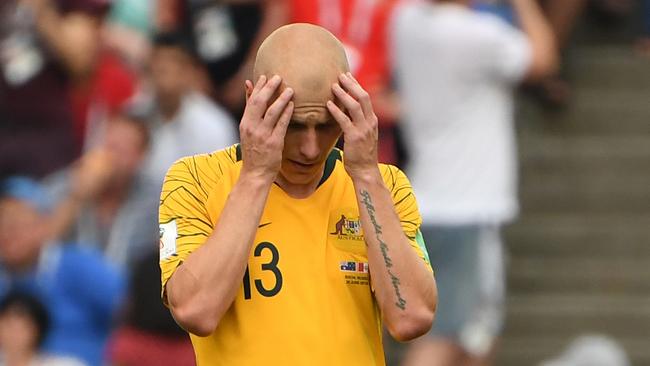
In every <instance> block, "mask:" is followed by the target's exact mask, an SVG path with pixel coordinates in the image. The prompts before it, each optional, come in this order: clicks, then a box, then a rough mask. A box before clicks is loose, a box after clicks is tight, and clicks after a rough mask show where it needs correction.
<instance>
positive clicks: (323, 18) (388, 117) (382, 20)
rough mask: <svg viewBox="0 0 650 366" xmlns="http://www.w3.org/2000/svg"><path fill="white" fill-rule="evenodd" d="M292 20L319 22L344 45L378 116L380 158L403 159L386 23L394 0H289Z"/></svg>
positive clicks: (394, 161) (296, 21)
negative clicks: (400, 148)
mask: <svg viewBox="0 0 650 366" xmlns="http://www.w3.org/2000/svg"><path fill="white" fill-rule="evenodd" d="M288 1H289V4H290V18H289V19H290V22H291V23H311V24H317V25H320V26H322V27H324V28H325V29H327V30H329V31H330V32H332V34H334V35H335V36H336V37H337V38H338V39H340V40H341V42H342V43H343V46H344V47H345V51H346V54H347V56H348V60H349V63H350V71H351V72H352V74H353V75H354V76H355V78H356V79H357V80H358V81H359V83H360V84H361V86H362V87H363V88H364V89H366V90H367V91H368V93H370V95H371V98H372V100H373V102H374V103H373V105H374V106H375V113H376V114H377V118H378V119H379V152H378V153H379V161H380V162H383V163H389V164H397V163H398V162H401V161H400V160H402V158H403V157H402V156H400V154H401V153H402V152H400V151H399V150H398V148H399V146H398V143H399V142H400V141H399V140H398V139H399V135H398V132H399V131H398V126H397V125H396V122H397V119H398V117H399V113H400V111H399V101H398V98H397V95H396V94H395V91H394V88H393V86H392V83H391V70H390V66H389V58H390V57H389V56H390V55H389V52H390V50H389V49H388V47H387V44H388V39H389V33H388V31H387V25H388V23H389V20H390V18H391V16H392V14H393V10H394V8H395V6H396V4H397V3H398V2H397V1H395V0H379V1H373V0H349V1H342V0H288Z"/></svg>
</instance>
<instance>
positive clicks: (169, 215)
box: [158, 158, 212, 303]
mask: <svg viewBox="0 0 650 366" xmlns="http://www.w3.org/2000/svg"><path fill="white" fill-rule="evenodd" d="M195 164H196V162H195V161H192V160H191V159H190V158H184V159H181V160H179V161H177V162H176V163H174V165H172V166H171V168H169V170H168V172H167V175H166V176H165V180H164V183H163V188H162V192H161V195H160V207H159V211H158V215H159V225H160V272H161V276H162V278H161V281H162V297H163V301H164V302H165V303H167V299H166V296H165V286H166V284H167V281H168V280H169V279H170V278H171V276H172V274H173V273H174V271H176V268H178V266H179V265H180V264H182V263H183V260H185V258H187V256H188V255H189V254H190V253H192V251H194V250H195V249H196V248H198V247H199V246H201V245H202V244H203V243H204V242H205V240H206V239H207V237H208V235H210V233H211V232H212V224H211V222H210V220H209V216H208V212H207V210H206V207H205V202H206V200H207V192H206V189H205V188H204V187H201V184H200V178H199V177H198V171H197V170H196V167H195V166H194V165H195Z"/></svg>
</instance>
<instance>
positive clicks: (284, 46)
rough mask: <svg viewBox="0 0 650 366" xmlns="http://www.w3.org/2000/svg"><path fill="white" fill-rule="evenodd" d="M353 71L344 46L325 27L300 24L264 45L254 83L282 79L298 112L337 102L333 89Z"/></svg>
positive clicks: (280, 31) (281, 30)
mask: <svg viewBox="0 0 650 366" xmlns="http://www.w3.org/2000/svg"><path fill="white" fill-rule="evenodd" d="M347 71H349V66H348V61H347V58H346V56H345V50H344V49H343V45H342V44H341V42H340V41H339V40H338V39H336V37H334V35H332V34H331V33H330V32H328V31H327V30H325V29H324V28H322V27H319V26H316V25H312V24H306V23H296V24H289V25H286V26H283V27H280V28H278V29H277V30H276V31H274V32H273V33H271V34H270V35H269V36H268V37H267V38H266V39H265V40H264V42H262V44H261V45H260V48H259V50H258V51H257V57H256V59H255V68H254V80H257V79H258V78H259V76H260V75H267V76H268V77H271V76H272V75H275V74H277V75H280V77H282V80H283V88H282V89H284V87H291V88H293V90H294V92H295V93H294V103H295V105H296V112H299V110H300V108H302V107H303V106H305V105H315V104H318V105H322V106H323V107H324V106H325V103H326V102H327V100H330V99H333V95H332V91H331V86H332V84H333V83H336V82H337V81H338V79H337V78H338V75H339V74H341V73H344V72H347Z"/></svg>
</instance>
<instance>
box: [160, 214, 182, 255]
mask: <svg viewBox="0 0 650 366" xmlns="http://www.w3.org/2000/svg"><path fill="white" fill-rule="evenodd" d="M177 235H178V229H177V228H176V220H172V221H170V222H168V223H166V224H160V260H163V259H167V258H169V257H171V256H173V255H174V254H176V236H177Z"/></svg>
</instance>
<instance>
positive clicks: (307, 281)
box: [160, 145, 430, 366]
mask: <svg viewBox="0 0 650 366" xmlns="http://www.w3.org/2000/svg"><path fill="white" fill-rule="evenodd" d="M241 166H242V162H241V152H240V149H239V145H233V146H231V147H229V148H226V149H224V150H220V151H217V152H214V153H211V154H204V155H196V156H191V157H186V158H183V159H181V160H179V161H177V162H176V163H174V165H173V166H172V167H171V168H170V169H169V171H168V173H167V176H166V178H165V182H164V184H163V189H162V194H161V199H160V236H161V240H160V266H161V271H162V285H163V291H164V288H165V284H166V282H167V281H168V280H169V278H170V277H171V276H172V274H173V273H174V271H175V270H176V268H177V267H178V266H179V265H180V264H181V263H182V262H183V259H184V258H186V257H187V256H188V255H189V254H190V253H191V252H192V251H193V250H195V249H196V248H198V247H199V246H201V245H202V244H203V243H204V242H205V240H206V239H207V237H208V236H209V235H210V233H211V232H212V229H213V227H214V226H215V224H216V222H217V220H218V219H219V213H220V212H221V210H222V208H223V206H224V205H225V202H226V199H227V198H228V194H229V192H230V190H231V189H232V187H233V186H234V184H235V183H236V182H237V179H238V177H239V172H240V169H241ZM380 171H381V173H382V176H383V178H384V183H385V184H386V187H387V188H388V189H389V190H390V191H391V193H392V197H393V201H394V203H395V210H396V212H397V214H398V216H399V218H400V221H401V224H402V228H403V230H404V233H405V234H406V236H407V237H408V238H409V239H410V242H411V246H412V248H413V250H415V251H416V252H417V254H418V255H419V256H420V257H421V258H422V260H423V261H425V262H426V263H427V266H429V268H430V264H429V259H428V256H427V252H426V249H424V244H423V242H422V238H421V235H420V234H419V226H420V223H421V218H420V214H419V212H418V208H417V204H416V201H415V197H414V195H413V192H412V188H411V186H410V183H409V181H408V180H407V178H406V176H405V175H404V173H402V172H401V171H400V170H399V169H397V168H396V167H394V166H390V165H383V164H380ZM163 298H164V294H163ZM381 335H382V325H381V320H380V312H379V308H378V306H377V303H376V302H375V299H374V297H373V293H372V290H371V286H370V279H369V273H368V258H367V253H366V244H365V242H364V239H363V230H362V228H361V223H360V219H359V207H358V205H357V199H356V196H355V192H354V187H353V184H352V180H351V179H350V177H349V176H348V175H347V173H346V171H345V169H344V167H343V163H342V152H341V151H340V150H337V149H335V150H333V151H332V152H331V153H330V155H329V157H328V159H327V161H326V163H325V170H324V174H323V178H322V179H321V181H320V183H319V186H318V188H317V189H316V191H315V192H314V193H313V194H312V195H311V196H310V197H308V198H306V199H296V198H292V197H290V196H289V195H287V194H286V193H285V192H284V191H283V190H282V189H281V188H280V187H278V186H277V185H275V184H274V185H273V186H272V188H271V190H270V193H269V196H268V200H267V203H266V206H265V208H264V212H263V214H262V217H261V220H260V224H259V227H258V230H257V233H256V237H255V241H254V243H253V246H252V249H251V253H250V256H249V259H248V267H247V269H246V272H245V274H244V278H243V279H242V284H241V288H240V290H239V292H238V294H237V296H236V297H235V300H234V302H233V303H232V305H231V306H230V308H229V309H228V310H227V311H226V313H225V314H224V315H223V318H222V319H221V321H220V322H219V326H218V327H217V329H216V330H215V332H214V333H213V334H212V335H210V336H208V337H198V336H195V335H192V334H190V337H191V340H192V344H193V346H194V350H195V353H196V358H197V364H198V365H199V366H208V365H210V366H212V365H214V366H217V365H218V366H221V365H227V366H238V365H292V366H295V365H310V366H313V365H322V366H331V365H344V364H346V363H354V364H358V365H384V364H385V361H384V352H383V346H382V339H381Z"/></svg>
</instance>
